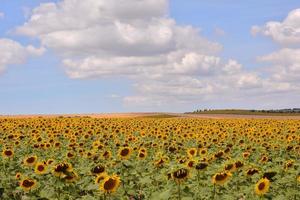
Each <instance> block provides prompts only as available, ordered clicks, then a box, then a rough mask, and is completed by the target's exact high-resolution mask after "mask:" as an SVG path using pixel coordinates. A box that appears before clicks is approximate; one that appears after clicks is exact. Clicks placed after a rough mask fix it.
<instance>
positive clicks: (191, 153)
mask: <svg viewBox="0 0 300 200" xmlns="http://www.w3.org/2000/svg"><path fill="white" fill-rule="evenodd" d="M187 154H188V156H189V157H194V156H196V155H197V149H196V148H190V149H188V150H187Z"/></svg>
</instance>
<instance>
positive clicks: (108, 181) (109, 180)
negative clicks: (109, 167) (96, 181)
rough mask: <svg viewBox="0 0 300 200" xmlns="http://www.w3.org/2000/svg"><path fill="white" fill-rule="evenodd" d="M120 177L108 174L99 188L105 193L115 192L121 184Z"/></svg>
mask: <svg viewBox="0 0 300 200" xmlns="http://www.w3.org/2000/svg"><path fill="white" fill-rule="evenodd" d="M120 182H121V181H120V177H119V176H117V175H112V176H107V177H106V178H104V180H103V181H102V183H101V184H100V186H99V189H100V190H102V191H103V192H105V193H113V192H115V191H116V190H117V189H118V187H119V185H120Z"/></svg>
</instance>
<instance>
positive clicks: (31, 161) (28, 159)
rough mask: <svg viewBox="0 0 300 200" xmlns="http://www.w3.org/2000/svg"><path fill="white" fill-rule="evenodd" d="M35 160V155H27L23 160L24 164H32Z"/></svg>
mask: <svg viewBox="0 0 300 200" xmlns="http://www.w3.org/2000/svg"><path fill="white" fill-rule="evenodd" d="M36 162H37V156H28V157H26V158H25V159H24V160H23V163H24V165H25V166H34V165H35V163H36Z"/></svg>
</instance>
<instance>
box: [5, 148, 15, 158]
mask: <svg viewBox="0 0 300 200" xmlns="http://www.w3.org/2000/svg"><path fill="white" fill-rule="evenodd" d="M2 156H3V157H4V158H12V157H13V156H14V151H13V150H12V149H4V150H3V151H2Z"/></svg>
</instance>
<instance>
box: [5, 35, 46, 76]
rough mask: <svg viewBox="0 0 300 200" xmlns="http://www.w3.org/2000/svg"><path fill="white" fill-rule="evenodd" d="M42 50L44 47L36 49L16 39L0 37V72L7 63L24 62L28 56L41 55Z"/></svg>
mask: <svg viewBox="0 0 300 200" xmlns="http://www.w3.org/2000/svg"><path fill="white" fill-rule="evenodd" d="M43 51H44V49H37V48H35V47H33V46H26V47H24V46H22V45H21V44H19V43H18V42H16V41H13V40H10V39H6V38H0V52H1V53H0V73H1V72H3V71H4V70H5V69H6V68H7V66H8V65H11V64H21V63H24V62H25V61H26V59H27V58H28V57H29V56H36V55H41V54H42V53H43Z"/></svg>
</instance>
